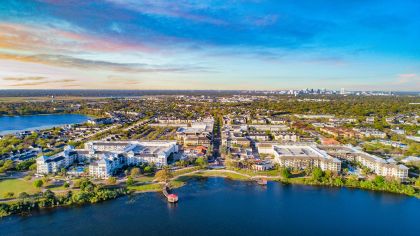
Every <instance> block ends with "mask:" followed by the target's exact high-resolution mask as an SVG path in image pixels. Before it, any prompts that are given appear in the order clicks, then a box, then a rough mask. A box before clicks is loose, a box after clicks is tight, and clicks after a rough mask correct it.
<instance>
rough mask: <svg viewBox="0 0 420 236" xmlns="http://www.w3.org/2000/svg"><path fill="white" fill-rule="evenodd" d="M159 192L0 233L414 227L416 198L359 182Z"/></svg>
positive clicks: (22, 222) (222, 184) (401, 230)
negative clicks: (353, 186) (175, 198)
mask: <svg viewBox="0 0 420 236" xmlns="http://www.w3.org/2000/svg"><path fill="white" fill-rule="evenodd" d="M176 192H177V193H178V194H179V196H180V202H179V203H178V204H177V205H175V206H173V205H170V204H168V203H167V202H166V201H165V199H164V198H163V197H162V196H161V195H160V194H159V193H147V194H140V195H136V196H134V197H124V198H120V199H117V200H112V201H108V202H104V203H100V204H97V205H90V206H85V207H79V208H63V209H56V210H50V211H43V212H39V213H36V214H34V215H33V216H31V217H17V216H15V217H8V218H5V219H3V220H0V234H1V235H171V236H176V235H381V234H382V235H419V234H418V233H419V232H420V224H419V219H420V200H418V199H415V198H409V197H405V196H400V195H393V194H384V193H375V192H368V191H362V190H349V189H334V188H318V187H310V186H295V185H287V186H285V185H282V184H279V183H269V185H268V186H267V187H266V188H264V187H261V186H258V185H257V184H253V183H246V182H235V181H231V180H225V179H222V178H209V179H197V180H193V181H191V182H190V183H189V184H188V185H187V186H185V187H183V188H181V189H177V190H176Z"/></svg>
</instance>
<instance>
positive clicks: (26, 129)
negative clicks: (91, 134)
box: [0, 113, 92, 135]
mask: <svg viewBox="0 0 420 236" xmlns="http://www.w3.org/2000/svg"><path fill="white" fill-rule="evenodd" d="M54 115H80V116H85V117H87V120H86V121H84V122H82V123H81V122H76V123H64V124H55V125H42V126H36V127H29V128H25V129H19V130H3V131H0V135H13V134H16V133H19V132H25V131H34V130H46V129H51V128H54V127H63V126H65V125H75V124H83V123H85V122H87V121H88V120H89V119H91V118H92V116H89V115H85V114H79V113H51V114H35V115H17V116H0V118H1V117H9V118H11V117H28V116H54Z"/></svg>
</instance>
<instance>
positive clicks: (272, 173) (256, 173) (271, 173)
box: [235, 169, 280, 176]
mask: <svg viewBox="0 0 420 236" xmlns="http://www.w3.org/2000/svg"><path fill="white" fill-rule="evenodd" d="M235 171H236V172H239V173H242V174H247V175H251V176H260V175H261V176H279V175H280V171H279V170H267V171H253V170H245V169H240V170H235Z"/></svg>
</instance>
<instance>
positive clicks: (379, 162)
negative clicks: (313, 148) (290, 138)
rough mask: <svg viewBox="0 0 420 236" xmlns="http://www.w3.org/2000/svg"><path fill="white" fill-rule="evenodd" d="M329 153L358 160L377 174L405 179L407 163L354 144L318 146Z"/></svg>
mask: <svg viewBox="0 0 420 236" xmlns="http://www.w3.org/2000/svg"><path fill="white" fill-rule="evenodd" d="M318 147H319V148H320V149H322V150H325V151H327V153H328V154H330V155H332V156H335V157H337V158H339V159H342V160H346V161H356V162H359V163H360V164H361V165H363V166H365V167H367V168H369V169H370V170H372V171H373V172H374V173H375V174H377V175H381V176H384V177H390V178H396V179H398V180H400V181H405V180H406V179H407V178H408V168H407V167H406V166H405V165H402V164H397V163H394V162H388V161H386V160H384V159H382V158H380V157H377V156H374V155H371V154H368V153H366V152H363V151H360V150H358V149H355V148H354V147H352V146H318Z"/></svg>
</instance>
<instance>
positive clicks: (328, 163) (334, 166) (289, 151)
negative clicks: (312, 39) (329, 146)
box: [257, 144, 341, 173]
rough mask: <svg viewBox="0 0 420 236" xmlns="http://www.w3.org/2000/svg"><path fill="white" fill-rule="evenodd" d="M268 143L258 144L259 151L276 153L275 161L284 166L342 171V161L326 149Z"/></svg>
mask: <svg viewBox="0 0 420 236" xmlns="http://www.w3.org/2000/svg"><path fill="white" fill-rule="evenodd" d="M267 146H268V145H264V146H257V147H258V151H259V153H260V154H261V153H265V154H271V155H274V161H275V162H276V163H278V164H279V165H280V166H282V167H287V168H295V169H301V170H303V169H307V168H314V167H319V168H321V169H322V170H323V171H326V170H329V171H332V172H337V173H338V172H340V171H341V161H340V160H338V159H337V158H334V157H332V156H330V155H328V154H327V153H326V152H325V151H322V150H320V149H318V148H317V147H315V146H310V145H276V144H274V145H272V147H271V148H267Z"/></svg>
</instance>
